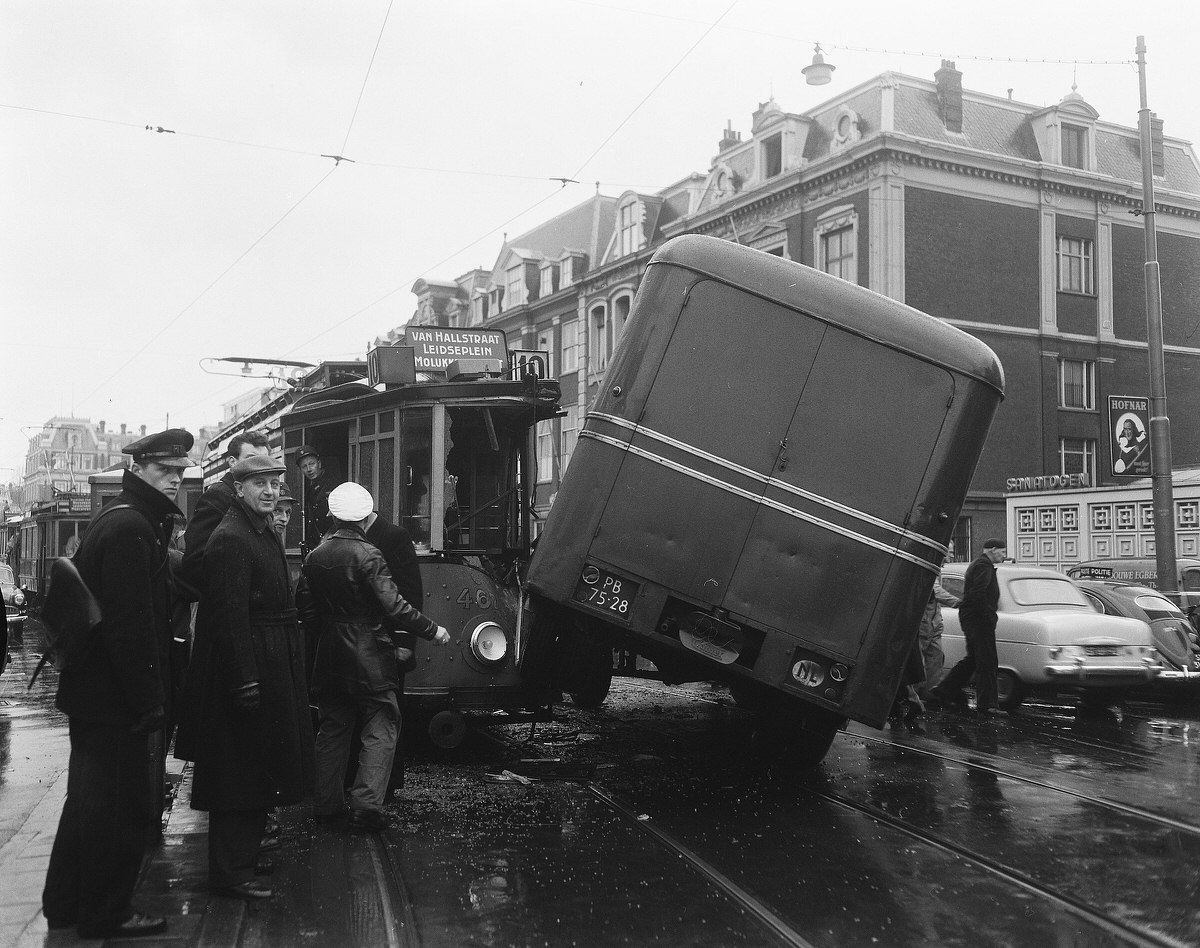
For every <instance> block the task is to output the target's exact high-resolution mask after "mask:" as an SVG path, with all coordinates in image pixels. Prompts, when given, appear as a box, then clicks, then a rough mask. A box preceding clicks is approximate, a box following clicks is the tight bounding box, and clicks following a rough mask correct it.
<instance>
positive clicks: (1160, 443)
mask: <svg viewBox="0 0 1200 948" xmlns="http://www.w3.org/2000/svg"><path fill="white" fill-rule="evenodd" d="M1137 64H1138V91H1139V94H1140V106H1141V107H1140V108H1139V110H1138V135H1139V137H1140V139H1141V151H1142V211H1141V214H1142V223H1143V226H1144V228H1145V243H1146V264H1145V279H1146V345H1147V350H1148V352H1149V357H1150V458H1151V485H1152V503H1153V505H1154V553H1155V558H1156V559H1157V566H1158V588H1159V590H1160V591H1161V592H1164V593H1166V594H1167V596H1168V598H1170V599H1173V600H1175V601H1178V599H1179V581H1178V579H1177V578H1176V576H1177V569H1176V563H1175V498H1174V491H1173V487H1172V484H1171V420H1170V418H1168V417H1167V370H1166V362H1165V359H1164V357H1163V326H1162V284H1161V283H1160V279H1159V270H1158V238H1157V235H1156V232H1155V229H1154V156H1153V154H1152V153H1151V135H1150V109H1149V107H1148V106H1147V105H1146V38H1145V37H1144V36H1139V37H1138V38H1137Z"/></svg>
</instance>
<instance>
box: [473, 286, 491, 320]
mask: <svg viewBox="0 0 1200 948" xmlns="http://www.w3.org/2000/svg"><path fill="white" fill-rule="evenodd" d="M487 318H488V298H487V294H486V293H480V294H479V295H478V296H476V297H475V298H474V299H473V300H471V322H472V324H474V325H478V324H479V323H485V322H487Z"/></svg>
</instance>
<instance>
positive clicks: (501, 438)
mask: <svg viewBox="0 0 1200 948" xmlns="http://www.w3.org/2000/svg"><path fill="white" fill-rule="evenodd" d="M505 415H506V413H505V412H503V411H496V410H495V409H493V408H486V407H467V408H449V409H447V411H446V415H445V417H446V427H445V432H444V436H445V440H444V444H445V452H446V453H445V463H444V523H445V534H444V535H445V544H446V548H447V549H463V550H481V551H486V552H500V551H502V550H504V549H505V548H507V547H511V546H512V545H514V537H513V536H512V534H514V533H515V531H516V527H517V511H518V508H517V500H518V497H517V494H518V492H517V484H518V481H517V464H516V457H517V451H518V450H519V448H520V445H521V437H522V436H521V435H519V434H518V435H517V436H516V437H514V433H513V432H512V431H511V430H510V429H509V427H508V426H507V425H506V424H505V421H506V417H505Z"/></svg>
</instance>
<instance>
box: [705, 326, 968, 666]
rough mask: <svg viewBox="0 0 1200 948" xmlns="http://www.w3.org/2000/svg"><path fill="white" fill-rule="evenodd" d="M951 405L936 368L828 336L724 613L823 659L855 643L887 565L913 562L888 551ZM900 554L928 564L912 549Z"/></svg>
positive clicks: (948, 383) (945, 379)
mask: <svg viewBox="0 0 1200 948" xmlns="http://www.w3.org/2000/svg"><path fill="white" fill-rule="evenodd" d="M953 394H954V378H953V377H952V376H951V374H950V373H949V372H948V371H946V370H945V369H944V368H941V367H938V366H935V365H932V364H930V363H928V362H925V361H922V360H920V359H916V358H914V357H912V356H910V355H908V354H906V353H904V352H899V351H897V350H895V349H892V348H889V347H886V346H883V345H880V344H879V343H876V342H873V341H872V340H870V339H865V338H863V337H861V336H857V335H853V334H851V333H848V332H845V331H843V330H839V329H837V328H830V329H829V330H828V331H827V332H826V333H825V336H824V338H823V340H822V342H821V348H820V351H819V353H818V354H817V358H816V361H815V362H814V363H811V369H810V371H809V374H808V380H807V384H806V385H805V387H804V392H803V396H802V398H801V399H800V401H799V404H798V405H797V407H796V411H795V414H794V415H793V417H792V418H791V421H790V424H789V426H788V429H787V433H786V438H787V444H786V448H785V450H784V452H783V453H781V454H780V456H779V458H778V461H777V463H776V464H775V466H774V469H773V470H772V472H771V476H772V480H771V482H770V484H769V486H768V488H767V491H766V494H765V497H764V502H763V504H762V505H761V506H760V508H759V510H758V512H757V515H756V517H755V520H754V523H753V525H752V527H751V529H750V531H749V533H748V535H747V538H746V545H745V548H744V549H743V550H742V555H741V557H740V558H739V565H738V568H737V570H736V572H735V575H734V577H733V582H732V583H731V585H730V589H729V593H728V595H727V597H726V599H725V603H724V604H725V607H726V608H727V609H729V610H730V611H731V612H733V613H735V614H742V615H748V614H752V615H754V617H755V619H756V620H757V621H759V622H762V623H764V624H766V625H770V626H774V627H775V628H778V629H782V630H785V631H788V632H791V633H793V634H796V635H799V636H801V637H802V638H804V639H806V640H808V641H809V642H811V643H814V644H817V645H824V646H825V647H827V648H830V649H834V650H842V649H844V648H845V647H846V644H847V638H846V632H847V630H851V629H861V630H863V631H864V632H865V630H866V628H867V625H868V623H869V621H870V620H871V616H872V614H873V612H874V610H875V608H876V595H877V594H878V593H879V592H880V591H881V590H884V589H885V586H886V583H887V580H888V573H889V571H891V570H892V569H893V567H895V566H896V565H897V559H896V557H897V555H899V556H900V557H901V558H902V560H903V558H904V557H905V556H906V555H908V556H912V555H914V554H905V553H903V552H901V553H899V554H897V552H896V548H897V546H898V545H900V543H901V540H902V538H903V537H904V525H905V524H906V523H908V522H909V515H910V512H912V511H913V508H914V505H915V504H917V503H918V502H919V496H920V491H921V486H922V482H923V480H924V478H925V475H926V471H927V469H928V467H929V462H930V458H931V456H932V455H933V453H934V450H935V447H936V445H937V441H938V438H939V436H940V434H941V431H942V428H943V424H944V422H945V417H946V413H947V411H948V410H949V405H950V403H951V400H952V396H953ZM910 536H911V535H910ZM905 545H906V546H907V547H908V548H909V549H913V550H914V551H919V552H916V553H915V555H917V556H918V558H933V557H934V556H935V548H934V547H929V546H925V545H924V544H923V542H922V539H921V538H917V540H916V543H915V545H914V543H913V542H912V540H911V539H910V541H909V542H908V543H906V544H905ZM899 565H901V566H909V568H907V569H901V570H900V572H899V573H898V574H897V576H896V577H894V578H897V579H898V581H901V582H905V583H907V584H909V585H911V583H912V577H913V574H914V569H915V570H917V571H918V572H916V575H918V576H919V575H921V573H920V572H919V570H920V569H921V567H920V566H919V565H917V566H916V567H915V568H914V567H912V566H911V564H908V563H905V562H901V563H900V564H899ZM904 577H907V578H906V579H905V578H904ZM797 616H803V617H804V627H803V628H794V626H795V623H796V618H795V617H797Z"/></svg>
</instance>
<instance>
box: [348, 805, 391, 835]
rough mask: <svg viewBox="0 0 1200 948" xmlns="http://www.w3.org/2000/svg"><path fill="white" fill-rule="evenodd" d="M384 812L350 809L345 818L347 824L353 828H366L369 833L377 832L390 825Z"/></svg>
mask: <svg viewBox="0 0 1200 948" xmlns="http://www.w3.org/2000/svg"><path fill="white" fill-rule="evenodd" d="M391 822H392V821H391V820H389V819H388V816H387V814H386V813H383V812H382V811H380V810H351V811H350V815H349V816H348V817H347V818H346V823H347V825H349V826H351V827H353V828H354V829H361V830H366V831H367V832H369V833H379V832H382V831H383V830H385V829H387V828H388V827H389V826H390V825H391Z"/></svg>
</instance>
